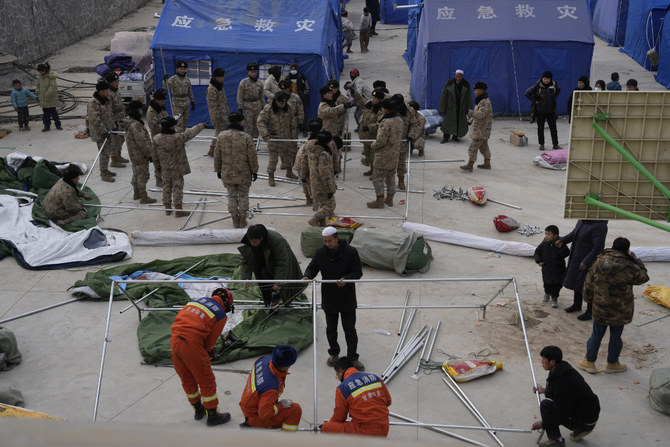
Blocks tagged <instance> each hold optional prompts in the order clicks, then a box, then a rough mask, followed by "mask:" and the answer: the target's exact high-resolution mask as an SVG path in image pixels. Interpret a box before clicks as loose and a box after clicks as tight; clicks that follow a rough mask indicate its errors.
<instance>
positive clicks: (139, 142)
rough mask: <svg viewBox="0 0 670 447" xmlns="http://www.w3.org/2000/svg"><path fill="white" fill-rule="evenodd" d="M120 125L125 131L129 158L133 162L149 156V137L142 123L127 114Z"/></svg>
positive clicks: (143, 159)
mask: <svg viewBox="0 0 670 447" xmlns="http://www.w3.org/2000/svg"><path fill="white" fill-rule="evenodd" d="M121 126H122V129H123V130H124V131H125V132H126V146H128V154H129V155H130V160H131V161H132V162H133V163H135V162H142V161H145V160H148V159H149V158H151V137H149V132H148V131H147V128H146V127H144V124H142V123H141V122H140V121H137V120H136V119H134V118H131V117H130V116H129V117H126V119H125V120H124V121H123V123H122V124H121Z"/></svg>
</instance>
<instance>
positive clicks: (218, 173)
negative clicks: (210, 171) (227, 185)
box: [216, 171, 221, 180]
mask: <svg viewBox="0 0 670 447" xmlns="http://www.w3.org/2000/svg"><path fill="white" fill-rule="evenodd" d="M216 178H218V179H219V180H221V172H220V171H217V173H216Z"/></svg>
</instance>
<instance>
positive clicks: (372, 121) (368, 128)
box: [358, 90, 384, 176]
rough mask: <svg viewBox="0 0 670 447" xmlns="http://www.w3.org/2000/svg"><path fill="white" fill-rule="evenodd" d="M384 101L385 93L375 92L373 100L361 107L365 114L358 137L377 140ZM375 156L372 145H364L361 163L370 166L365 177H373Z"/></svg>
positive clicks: (361, 118) (362, 117)
mask: <svg viewBox="0 0 670 447" xmlns="http://www.w3.org/2000/svg"><path fill="white" fill-rule="evenodd" d="M383 99H384V92H383V91H381V90H373V91H372V99H371V100H370V101H368V102H366V103H365V104H363V105H362V106H361V109H362V110H363V114H362V115H361V117H360V119H359V121H358V124H359V125H360V130H359V132H358V137H359V138H360V139H361V140H374V139H375V138H377V128H378V127H379V120H380V119H381V118H382V100H383ZM374 156H375V154H374V153H373V152H372V143H363V158H361V163H363V164H364V165H366V166H370V169H369V170H368V171H366V172H364V173H363V175H366V176H367V175H372V172H373V166H374Z"/></svg>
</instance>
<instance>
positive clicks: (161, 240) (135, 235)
mask: <svg viewBox="0 0 670 447" xmlns="http://www.w3.org/2000/svg"><path fill="white" fill-rule="evenodd" d="M245 234H247V229H246V228H237V229H229V230H188V231H133V232H132V233H130V238H131V239H132V241H133V244H134V245H153V246H172V245H203V244H237V243H240V242H242V238H243V237H244V235H245Z"/></svg>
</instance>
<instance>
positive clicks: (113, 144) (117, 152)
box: [107, 134, 126, 158]
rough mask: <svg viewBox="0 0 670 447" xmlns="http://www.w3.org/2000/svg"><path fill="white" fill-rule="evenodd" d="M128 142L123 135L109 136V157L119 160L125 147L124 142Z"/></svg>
mask: <svg viewBox="0 0 670 447" xmlns="http://www.w3.org/2000/svg"><path fill="white" fill-rule="evenodd" d="M124 141H126V139H125V138H124V136H123V135H117V134H112V135H110V136H109V141H108V142H107V144H108V145H109V155H110V156H111V157H112V158H118V157H120V156H121V148H122V147H123V142H124Z"/></svg>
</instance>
